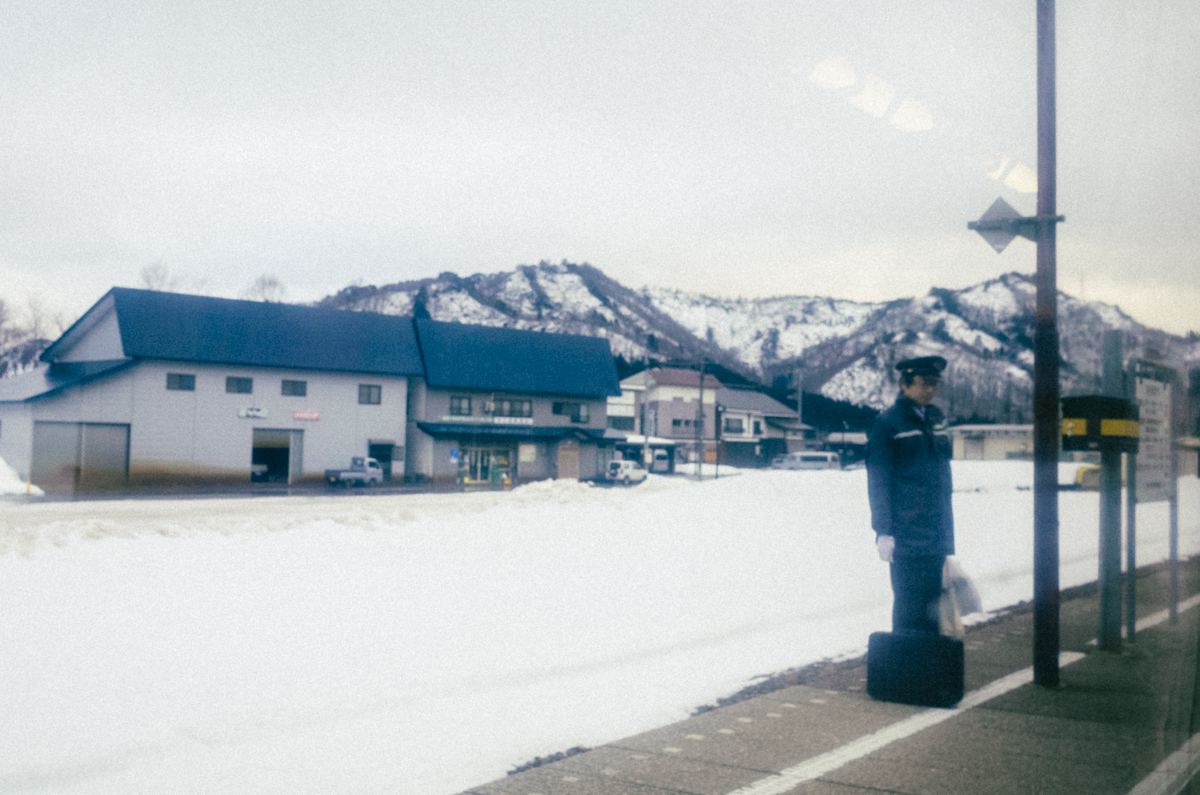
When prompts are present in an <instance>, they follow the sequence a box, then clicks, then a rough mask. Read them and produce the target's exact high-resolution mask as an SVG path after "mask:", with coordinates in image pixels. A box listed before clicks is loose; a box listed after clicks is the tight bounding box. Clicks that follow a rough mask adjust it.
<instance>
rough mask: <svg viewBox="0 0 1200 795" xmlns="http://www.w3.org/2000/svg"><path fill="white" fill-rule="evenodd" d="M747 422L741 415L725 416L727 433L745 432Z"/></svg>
mask: <svg viewBox="0 0 1200 795" xmlns="http://www.w3.org/2000/svg"><path fill="white" fill-rule="evenodd" d="M745 432H746V424H745V423H744V422H743V421H742V418H741V417H726V418H725V433H745Z"/></svg>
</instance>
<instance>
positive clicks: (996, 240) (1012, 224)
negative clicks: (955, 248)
mask: <svg viewBox="0 0 1200 795" xmlns="http://www.w3.org/2000/svg"><path fill="white" fill-rule="evenodd" d="M1033 220H1034V219H1032V218H1023V217H1022V216H1021V214H1020V213H1019V212H1017V211H1016V209H1014V208H1013V206H1012V205H1010V204H1009V203H1008V202H1006V201H1004V199H1003V198H1000V199H996V201H994V202H992V206H991V207H989V208H987V212H985V213H984V214H983V215H981V216H980V217H979V220H978V221H972V222H971V223H969V224H967V228H968V229H974V230H975V231H976V232H978V233H979V236H980V237H982V238H983V239H984V240H986V241H987V242H988V245H990V246H991V247H992V248H994V249H996V253H997V254H999V253H1000V252H1001V251H1004V248H1005V247H1006V246H1007V245H1008V244H1009V243H1011V242H1012V239H1013V238H1014V237H1016V236H1017V235H1020V236H1021V237H1024V238H1028V239H1029V240H1036V239H1037V236H1036V234H1035V233H1034V232H1033V230H1032V229H1030V227H1031V225H1032V222H1033Z"/></svg>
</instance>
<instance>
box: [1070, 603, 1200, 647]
mask: <svg viewBox="0 0 1200 795" xmlns="http://www.w3.org/2000/svg"><path fill="white" fill-rule="evenodd" d="M1196 605H1200V593H1198V594H1196V595H1195V596H1192V597H1190V598H1188V599H1184V600H1183V601H1182V602H1180V603H1179V607H1178V612H1180V613H1182V612H1183V611H1185V610H1191V609H1192V608H1193V607H1195V606H1196ZM1170 617H1171V611H1170V609H1167V610H1159V611H1158V612H1157V613H1151V614H1150V615H1148V616H1146V617H1145V618H1139V619H1138V620H1137V622H1136V623H1135V624H1134V626H1133V631H1134V632H1141V631H1142V630H1143V629H1150V627H1156V626H1158V625H1159V624H1161V623H1163V622H1164V621H1167V620H1168V619H1169V618H1170ZM1125 630H1126V627H1125V625H1124V624H1122V626H1121V637H1122V638H1124V637H1128V635H1129V633H1127V632H1126V631H1125ZM1096 643H1097V640H1096V639H1095V638H1092V639H1091V640H1089V641H1088V645H1089V646H1095V645H1096Z"/></svg>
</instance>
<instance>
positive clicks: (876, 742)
mask: <svg viewBox="0 0 1200 795" xmlns="http://www.w3.org/2000/svg"><path fill="white" fill-rule="evenodd" d="M1197 605H1200V594H1196V595H1195V596H1193V597H1191V598H1190V599H1187V600H1185V601H1183V602H1180V603H1179V608H1178V612H1180V613H1182V612H1183V611H1185V610H1191V609H1192V608H1193V607H1196V606H1197ZM1169 616H1170V611H1168V610H1160V611H1159V612H1157V613H1153V614H1151V615H1148V616H1146V617H1145V618H1143V619H1142V620H1140V621H1138V622H1137V624H1136V629H1137V630H1138V631H1141V630H1143V629H1149V628H1150V627H1153V626H1156V625H1158V624H1161V623H1163V622H1164V621H1166V620H1167V619H1168V617H1169ZM1092 643H1095V641H1092ZM1085 656H1087V655H1084V654H1080V653H1079V652H1073V651H1065V652H1060V653H1059V655H1058V665H1059V667H1060V668H1062V667H1066V666H1068V665H1070V664H1071V663H1074V662H1078V661H1079V660H1082V659H1083V658H1084V657H1085ZM1032 681H1033V668H1025V669H1024V670H1021V671H1017V672H1016V673H1012V674H1009V675H1008V676H1005V677H1002V678H1000V679H997V680H996V681H995V682H992V683H991V684H989V685H985V686H984V687H981V688H979V689H978V690H972V691H971V692H970V693H967V694H966V695H965V696H963V700H962V701H960V702H959V703H958V706H957V707H955V708H954V709H930V710H926V711H925V712H919V713H917V714H916V715H913V716H912V717H910V718H906V719H904V720H902V721H900V722H899V723H893V724H892V725H891V726H887V727H885V728H882V729H880V730H879V731H877V732H874V733H872V734H868V735H866V736H865V737H859V738H858V739H857V740H853V741H851V742H849V743H846V744H845V745H843V746H841V747H840V748H834V749H833V750H832V751H827V752H826V753H823V754H821V755H820V756H814V757H813V758H812V759H807V760H805V761H803V762H801V763H800V764H798V765H793V766H792V767H789V768H787V769H786V770H783V771H781V772H779V773H775V774H772V775H770V776H767V777H766V778H761V779H759V780H758V781H755V782H753V783H751V784H747V785H746V786H744V787H742V788H740V789H736V790H734V791H733V792H730V793H729V795H780V793H784V792H787V791H788V790H790V789H792V788H794V787H797V786H799V785H800V784H803V783H804V782H806V781H812V780H813V779H815V778H818V777H820V776H823V775H825V774H826V773H831V772H833V771H834V770H837V769H838V768H840V767H842V766H843V765H847V764H849V763H850V762H853V761H854V760H856V759H861V758H863V757H864V756H866V755H868V754H871V753H874V752H875V751H878V750H879V749H880V748H884V747H886V746H888V745H891V744H892V743H894V742H896V741H897V740H903V739H904V738H906V737H911V736H913V735H914V734H916V733H917V732H920V731H924V730H925V729H928V728H929V727H930V726H936V725H937V724H939V723H941V722H942V721H945V720H949V719H950V718H953V717H954V716H956V715H959V714H961V713H963V712H965V711H966V710H968V709H971V708H973V707H977V706H979V705H980V704H982V703H984V702H985V701H990V700H991V699H993V698H996V697H997V696H1001V695H1004V694H1005V693H1008V692H1009V691H1012V690H1016V689H1017V688H1018V687H1021V686H1022V685H1026V684H1028V683H1030V682H1032ZM1197 737H1200V735H1197V736H1196V737H1193V738H1192V739H1191V740H1190V741H1189V742H1188V743H1187V744H1185V746H1184V748H1181V749H1180V750H1179V751H1176V752H1175V754H1173V755H1172V756H1170V757H1168V759H1167V761H1165V762H1163V764H1162V765H1160V766H1159V767H1160V768H1163V767H1164V766H1166V765H1167V762H1169V761H1171V760H1172V759H1175V758H1176V757H1177V756H1180V755H1181V754H1183V756H1180V758H1181V759H1186V760H1188V762H1189V764H1191V765H1195V766H1196V767H1193V768H1192V769H1191V770H1192V773H1193V774H1194V773H1195V772H1196V770H1197V769H1200V762H1198V761H1196V760H1194V759H1192V757H1189V756H1187V754H1184V751H1185V750H1186V749H1191V750H1190V751H1188V753H1191V754H1192V755H1193V756H1197V755H1200V742H1198V741H1197ZM1193 743H1196V744H1195V745H1193ZM1176 764H1178V763H1176ZM1170 769H1172V770H1175V769H1176V768H1174V767H1173V768H1170ZM1157 774H1158V770H1155V771H1154V773H1151V774H1150V777H1149V778H1147V779H1146V781H1149V780H1150V779H1151V778H1155V776H1156V775H1157ZM1155 780H1158V779H1155ZM1188 780H1190V775H1189V778H1188V779H1185V780H1184V781H1183V785H1181V786H1180V787H1179V788H1178V789H1175V790H1168V789H1162V790H1159V789H1147V790H1146V791H1145V792H1141V791H1138V790H1137V789H1135V790H1134V791H1133V792H1131V793H1129V795H1178V793H1179V791H1180V790H1182V789H1183V786H1184V785H1186V784H1187V781H1188ZM1142 783H1143V784H1145V783H1146V782H1145V781H1143V782H1142ZM1141 786H1142V785H1141V784H1139V785H1138V787H1141Z"/></svg>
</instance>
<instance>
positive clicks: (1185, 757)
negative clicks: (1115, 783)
mask: <svg viewBox="0 0 1200 795" xmlns="http://www.w3.org/2000/svg"><path fill="white" fill-rule="evenodd" d="M1197 771H1200V734H1194V735H1192V738H1191V739H1190V740H1188V741H1187V742H1186V743H1184V744H1183V745H1182V746H1181V747H1180V749H1179V750H1178V751H1176V752H1175V753H1173V754H1171V755H1170V756H1168V757H1167V758H1166V759H1164V760H1163V761H1162V764H1160V765H1159V766H1158V767H1156V768H1154V772H1153V773H1151V774H1150V775H1148V776H1146V777H1145V778H1144V779H1142V780H1141V781H1140V782H1138V785H1137V786H1136V787H1134V788H1133V789H1131V790H1129V795H1179V793H1180V792H1182V791H1183V788H1184V787H1186V786H1187V785H1188V782H1189V781H1191V780H1192V776H1194V775H1196V772H1197Z"/></svg>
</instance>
